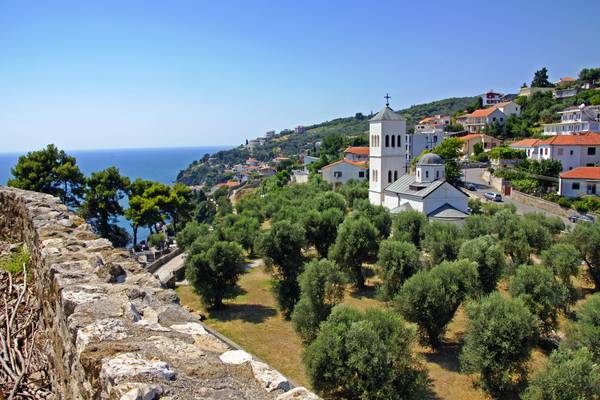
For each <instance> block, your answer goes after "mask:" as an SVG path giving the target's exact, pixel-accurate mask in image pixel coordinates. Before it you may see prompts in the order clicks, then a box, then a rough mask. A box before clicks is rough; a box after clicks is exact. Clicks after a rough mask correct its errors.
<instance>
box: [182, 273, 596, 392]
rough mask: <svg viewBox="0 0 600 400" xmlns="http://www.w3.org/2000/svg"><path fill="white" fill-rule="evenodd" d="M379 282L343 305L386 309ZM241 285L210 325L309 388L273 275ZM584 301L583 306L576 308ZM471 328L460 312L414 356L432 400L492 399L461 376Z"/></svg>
mask: <svg viewBox="0 0 600 400" xmlns="http://www.w3.org/2000/svg"><path fill="white" fill-rule="evenodd" d="M376 283H377V277H371V278H369V279H368V280H367V287H366V288H365V289H363V290H360V291H359V290H356V289H353V288H348V289H347V291H346V296H345V299H344V303H345V304H348V305H351V306H352V307H355V308H357V309H360V310H366V309H368V308H373V307H376V308H385V307H386V304H384V303H382V302H381V301H379V300H378V299H377V298H376V290H375V285H376ZM574 283H575V285H576V288H577V290H578V292H579V294H580V295H582V296H583V297H585V296H588V295H589V294H590V292H591V287H592V285H590V283H589V282H588V281H586V280H585V279H583V278H580V279H577V280H576V281H575V282H574ZM239 285H240V287H241V289H242V293H241V294H240V295H239V296H237V297H236V298H235V299H233V300H230V301H228V302H227V303H226V307H225V308H224V309H223V310H221V311H213V312H211V313H209V314H208V319H207V321H206V323H207V324H208V325H209V326H211V327H213V328H214V329H216V330H218V331H219V332H221V333H222V334H224V335H225V336H227V337H229V338H230V339H232V340H233V341H234V342H236V343H238V344H239V345H240V346H242V347H243V348H245V349H247V350H248V351H249V352H250V353H252V354H254V355H256V356H258V357H260V358H262V359H263V360H265V361H266V362H267V363H269V364H270V365H272V366H273V367H275V368H276V369H278V370H279V371H281V372H282V373H283V374H285V375H286V376H288V377H289V378H290V379H292V380H293V381H294V382H296V383H297V384H300V385H304V386H309V383H308V380H307V379H306V377H305V375H304V366H303V364H302V342H301V341H300V339H299V338H298V336H297V335H296V334H295V332H294V330H293V328H292V325H291V323H290V322H289V321H286V320H285V319H284V318H283V317H282V315H281V313H280V312H279V311H278V310H277V306H276V303H275V299H274V297H273V295H272V293H271V291H270V276H269V274H267V273H266V272H265V271H264V270H263V268H253V269H251V270H249V272H248V273H246V274H245V275H243V276H242V277H241V279H240V282H239ZM506 286H507V283H506V281H503V282H501V283H500V285H499V290H500V292H501V293H503V295H506V296H508V293H507V291H506ZM177 293H178V295H179V297H180V299H181V302H182V304H183V305H185V306H188V307H190V308H192V309H194V310H198V311H202V312H205V308H204V306H203V304H202V302H201V301H200V299H199V297H198V296H197V295H196V294H195V293H194V292H193V290H192V289H191V288H189V287H186V286H184V287H179V288H178V289H177ZM581 302H582V301H580V302H578V305H577V306H579V305H580V304H581ZM560 323H561V327H564V325H565V324H566V323H568V318H565V317H564V316H562V315H561V318H560ZM466 328H467V321H466V316H465V313H464V310H463V308H462V307H461V308H460V309H459V310H458V312H457V313H456V316H455V317H454V319H453V320H452V322H451V323H450V324H449V326H448V330H447V333H446V335H445V337H444V344H443V346H442V348H441V350H440V351H438V352H433V351H432V350H431V349H429V348H427V347H422V346H419V345H415V351H416V352H417V353H418V354H419V355H420V356H421V357H422V359H423V361H424V362H425V364H426V366H427V369H428V370H429V376H430V378H431V383H432V385H431V388H432V397H433V398H436V399H473V400H484V399H489V397H488V396H487V395H486V394H485V393H483V391H481V390H480V389H478V388H476V387H475V385H474V382H475V377H474V376H469V375H464V374H461V373H460V372H459V361H458V360H459V354H460V348H461V346H462V343H463V336H464V333H465V331H466ZM546 359H547V354H546V352H544V351H542V350H540V349H535V350H534V351H533V354H532V358H531V360H530V362H529V366H530V368H531V371H533V373H535V371H537V370H539V369H541V368H543V367H544V365H545V363H546Z"/></svg>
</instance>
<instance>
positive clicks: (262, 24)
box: [0, 0, 600, 152]
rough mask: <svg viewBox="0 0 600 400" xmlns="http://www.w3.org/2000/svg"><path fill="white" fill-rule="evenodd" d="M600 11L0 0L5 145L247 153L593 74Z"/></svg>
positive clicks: (599, 6)
mask: <svg viewBox="0 0 600 400" xmlns="http://www.w3.org/2000/svg"><path fill="white" fill-rule="evenodd" d="M598 15H600V2H598V1H594V0H588V1H580V0H571V1H568V2H567V1H552V2H547V1H527V2H524V1H510V0H507V1H504V2H502V3H494V2H489V1H481V0H479V1H473V2H471V1H452V2H450V1H439V2H433V1H420V2H414V1H399V0H398V1H379V2H378V1H370V2H366V1H365V2H358V1H327V2H325V1H295V2H292V1H252V0H247V1H228V2H221V1H210V2H209V1H200V0H197V1H176V0H172V1H160V2H159V1H123V0H121V1H108V0H103V1H96V2H92V1H73V2H67V1H52V2H49V1H20V0H15V1H12V0H3V1H0V152H8V151H22V150H32V149H36V148H39V147H42V146H44V145H45V144H47V143H55V144H57V145H58V146H59V147H62V148H64V149H93V148H127V147H174V146H204V145H220V144H239V143H241V142H242V141H243V140H244V139H245V138H247V137H255V136H258V135H261V134H262V133H263V132H264V131H266V130H269V129H276V130H281V129H283V128H287V127H293V126H295V125H297V124H311V123H315V122H321V121H325V120H329V119H333V118H336V117H340V116H347V115H352V114H354V113H356V112H365V113H368V112H369V111H371V110H374V111H377V110H378V109H379V108H381V106H382V105H383V103H384V100H383V98H382V97H383V95H385V93H386V92H389V93H390V95H391V96H392V100H391V103H392V106H393V107H394V108H397V109H398V108H403V107H406V106H409V105H411V104H418V103H423V102H428V101H432V100H436V99H442V98H446V97H451V96H466V95H474V94H478V93H482V92H483V91H485V90H487V89H494V90H498V91H502V92H515V91H516V90H517V89H518V87H519V86H520V84H521V83H523V82H524V81H528V82H529V81H530V80H531V76H532V74H533V72H534V71H535V70H536V69H538V68H540V67H542V66H547V67H548V69H549V71H550V77H551V79H558V78H560V77H561V76H575V75H576V74H577V72H578V71H579V70H580V69H581V68H582V67H586V66H600V42H599V41H598V39H599V38H600V24H598V23H597V16H598Z"/></svg>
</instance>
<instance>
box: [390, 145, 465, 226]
mask: <svg viewBox="0 0 600 400" xmlns="http://www.w3.org/2000/svg"><path fill="white" fill-rule="evenodd" d="M468 199H469V196H468V195H467V194H466V193H465V192H463V191H462V190H460V189H459V188H457V187H455V186H453V185H451V184H450V183H448V181H446V179H445V166H444V161H443V160H442V158H441V157H440V156H438V155H437V154H433V153H428V154H425V155H424V156H423V157H421V159H420V160H419V162H418V163H417V167H416V173H415V175H412V174H405V175H403V176H402V177H400V178H399V179H398V180H397V181H395V182H394V183H392V184H391V185H388V186H387V187H386V188H385V192H384V202H383V206H384V207H386V208H388V209H389V210H390V212H392V213H397V212H401V211H406V210H415V211H419V212H421V213H423V214H425V215H426V216H427V217H428V218H430V219H434V220H443V221H457V220H462V219H464V218H466V217H467V216H468V215H469V212H468Z"/></svg>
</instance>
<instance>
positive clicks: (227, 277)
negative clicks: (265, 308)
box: [186, 241, 244, 308]
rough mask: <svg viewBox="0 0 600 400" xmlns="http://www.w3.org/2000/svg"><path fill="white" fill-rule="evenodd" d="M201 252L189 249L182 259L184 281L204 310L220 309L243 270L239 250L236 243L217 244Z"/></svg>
mask: <svg viewBox="0 0 600 400" xmlns="http://www.w3.org/2000/svg"><path fill="white" fill-rule="evenodd" d="M205 249H206V247H204V248H203V246H198V247H196V248H195V247H194V246H192V247H191V249H190V254H188V257H187V259H186V278H187V279H188V281H189V282H190V284H191V285H192V287H193V288H194V289H195V290H196V292H198V294H199V295H200V297H202V300H203V302H204V303H205V304H206V305H207V306H208V307H210V308H220V307H222V306H223V299H224V298H226V297H227V296H229V295H231V294H232V293H233V290H234V289H235V287H236V285H237V281H238V278H239V276H240V275H241V274H242V273H243V271H244V269H243V266H244V256H243V252H242V248H241V246H240V245H238V244H237V243H233V242H223V241H217V242H215V243H214V244H212V245H211V246H210V248H208V249H207V250H205ZM198 250H199V251H198Z"/></svg>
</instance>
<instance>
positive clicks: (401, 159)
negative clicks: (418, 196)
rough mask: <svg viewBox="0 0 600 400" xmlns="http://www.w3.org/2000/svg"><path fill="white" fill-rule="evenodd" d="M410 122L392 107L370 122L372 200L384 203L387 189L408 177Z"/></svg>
mask: <svg viewBox="0 0 600 400" xmlns="http://www.w3.org/2000/svg"><path fill="white" fill-rule="evenodd" d="M405 137H406V120H405V119H404V117H403V116H401V115H400V114H397V113H395V112H394V110H392V109H391V108H390V107H389V105H388V104H386V106H385V107H384V108H383V109H382V110H381V111H379V112H378V113H377V114H376V115H375V116H374V117H373V118H371V119H370V120H369V146H370V147H369V167H370V177H369V201H370V202H371V204H375V205H381V204H383V192H384V189H385V187H386V186H388V185H389V184H391V183H392V182H394V181H396V180H397V179H398V178H399V177H400V176H402V175H404V174H405V173H406V172H407V169H408V163H407V156H406V154H407V153H406V146H405V143H403V140H404V139H405Z"/></svg>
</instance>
